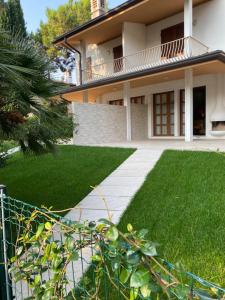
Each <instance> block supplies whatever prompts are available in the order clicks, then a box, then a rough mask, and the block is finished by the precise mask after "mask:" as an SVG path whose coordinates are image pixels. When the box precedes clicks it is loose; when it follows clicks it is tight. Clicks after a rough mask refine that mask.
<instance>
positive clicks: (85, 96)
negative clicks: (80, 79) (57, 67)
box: [82, 90, 88, 103]
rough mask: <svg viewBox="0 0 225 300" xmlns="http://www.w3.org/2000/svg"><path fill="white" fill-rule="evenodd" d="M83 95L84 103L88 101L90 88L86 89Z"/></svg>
mask: <svg viewBox="0 0 225 300" xmlns="http://www.w3.org/2000/svg"><path fill="white" fill-rule="evenodd" d="M82 97H83V99H82V100H83V101H82V102H83V103H88V90H86V91H83V93H82Z"/></svg>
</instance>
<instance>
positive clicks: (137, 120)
mask: <svg viewBox="0 0 225 300" xmlns="http://www.w3.org/2000/svg"><path fill="white" fill-rule="evenodd" d="M73 112H74V117H75V123H76V124H77V127H76V129H75V133H74V142H75V144H77V145H91V144H101V143H113V142H124V141H126V130H127V129H126V107H125V106H119V105H108V104H89V103H82V104H81V103H73ZM147 119H148V118H147V105H143V104H131V135H132V140H144V139H147V128H148V126H147Z"/></svg>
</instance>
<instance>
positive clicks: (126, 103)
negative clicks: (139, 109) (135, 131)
mask: <svg viewBox="0 0 225 300" xmlns="http://www.w3.org/2000/svg"><path fill="white" fill-rule="evenodd" d="M123 101H124V106H126V116H127V118H126V119H127V141H131V105H130V82H125V83H124V84H123Z"/></svg>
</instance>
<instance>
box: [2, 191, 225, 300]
mask: <svg viewBox="0 0 225 300" xmlns="http://www.w3.org/2000/svg"><path fill="white" fill-rule="evenodd" d="M0 200H1V216H0V282H1V285H0V300H5V299H6V300H11V299H18V300H20V299H21V300H22V299H27V298H29V297H30V298H29V299H35V298H32V296H33V293H34V288H32V285H31V284H30V283H29V282H27V281H26V280H24V278H23V276H22V275H21V274H20V275H21V277H20V278H19V280H15V277H12V276H11V275H10V272H9V269H10V268H11V269H12V267H13V265H14V264H16V262H12V258H13V257H15V254H16V251H18V243H19V241H18V237H20V236H21V235H23V234H24V233H26V234H29V236H33V235H35V234H37V232H38V230H39V228H40V225H41V224H46V222H47V221H49V220H54V226H53V229H52V232H53V234H52V235H51V243H55V245H56V248H57V247H58V248H57V249H61V248H60V246H61V245H65V240H66V238H67V234H65V231H63V230H62V227H61V225H60V224H64V226H66V227H67V228H70V227H71V228H72V227H73V224H74V222H71V221H70V220H68V219H65V218H63V217H61V216H59V215H57V214H54V213H51V212H49V211H48V210H47V209H41V208H38V207H35V206H32V205H29V204H27V203H25V202H22V201H19V200H16V199H14V198H11V197H8V196H6V192H5V189H4V187H3V186H0ZM34 212H39V213H38V214H37V215H36V217H35V219H33V221H32V222H30V223H29V233H27V231H26V230H27V224H28V223H27V222H28V221H27V220H29V218H31V217H32V215H34ZM77 225H79V222H77V223H76V228H79V226H77ZM88 226H91V225H90V223H88ZM73 239H74V241H73V247H75V246H74V245H76V251H77V253H78V257H77V259H76V260H74V261H73V260H70V261H69V263H68V264H66V272H65V278H66V284H65V290H66V291H65V294H66V295H67V298H66V299H79V300H80V299H103V300H115V299H118V300H120V299H121V300H122V299H153V298H151V296H148V297H144V296H143V294H141V293H138V295H133V296H132V293H131V288H130V287H129V285H128V284H127V283H124V282H122V280H121V277H120V276H119V274H118V275H117V272H111V271H109V265H110V264H111V262H112V260H114V261H115V259H117V258H118V257H119V255H120V254H119V253H118V254H117V255H118V257H115V255H114V256H113V255H112V256H111V257H110V256H109V253H110V252H109V249H108V248H107V247H108V245H107V244H105V243H104V242H103V243H102V245H101V251H102V252H103V258H104V261H105V264H103V267H102V270H101V272H102V274H103V275H102V276H101V282H100V284H99V283H97V278H96V276H97V275H96V274H97V272H96V268H97V264H95V262H94V260H93V259H92V258H93V257H94V256H95V254H96V253H97V249H96V247H95V243H96V239H98V241H100V242H101V236H97V237H96V236H95V238H94V237H92V235H91V234H88V235H87V231H86V230H85V227H82V226H81V227H80V230H78V231H76V232H75V233H73ZM104 249H105V251H104ZM32 251H34V252H35V250H34V247H32V243H31V244H29V246H28V248H27V251H26V255H25V254H24V255H22V256H21V257H20V261H22V262H23V268H27V269H29V268H33V266H32V262H31V261H30V257H32V255H33V253H32ZM38 251H39V252H38V253H39V255H40V253H41V252H40V249H39V250H38ZM34 254H35V253H34ZM34 257H35V256H34ZM119 259H121V258H119ZM118 261H119V260H118ZM161 263H162V265H163V266H164V267H165V269H166V270H168V271H169V272H176V273H179V271H178V270H176V267H175V266H174V265H172V264H170V263H168V262H166V261H164V260H161ZM46 264H47V263H46ZM46 264H45V262H43V270H42V272H41V273H40V274H39V275H40V280H41V282H50V281H51V280H52V278H53V277H54V276H55V274H54V272H52V270H51V268H50V267H49V268H48V265H46ZM32 272H33V273H32ZM158 272H159V273H160V271H158ZM31 273H32V274H35V272H34V270H31ZM109 273H110V274H109ZM168 274H170V273H168ZM109 275H110V276H109ZM32 276H33V275H32ZM32 276H31V277H32ZM168 276H170V275H168ZM182 277H183V278H184V277H185V279H184V280H185V281H186V283H187V285H186V287H188V288H189V289H190V295H191V298H190V299H225V289H223V288H221V287H219V286H217V285H215V284H213V283H210V282H207V281H205V280H203V279H202V278H199V277H197V276H196V275H194V274H192V273H186V272H184V273H182ZM168 282H172V278H168ZM97 290H98V296H96V297H95V295H97ZM212 290H214V293H213V295H214V296H212V297H211V298H209V296H206V294H205V293H204V292H203V291H210V292H211V291H212ZM207 295H209V294H207ZM174 296H176V293H175V292H174ZM132 297H133V298H132ZM40 299H42V298H40ZM43 299H44V298H43ZM49 299H51V298H49ZM61 299H63V298H61ZM174 299H187V298H179V297H174Z"/></svg>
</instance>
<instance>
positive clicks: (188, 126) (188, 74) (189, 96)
mask: <svg viewBox="0 0 225 300" xmlns="http://www.w3.org/2000/svg"><path fill="white" fill-rule="evenodd" d="M185 141H186V142H192V141H193V70H192V69H187V70H185Z"/></svg>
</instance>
